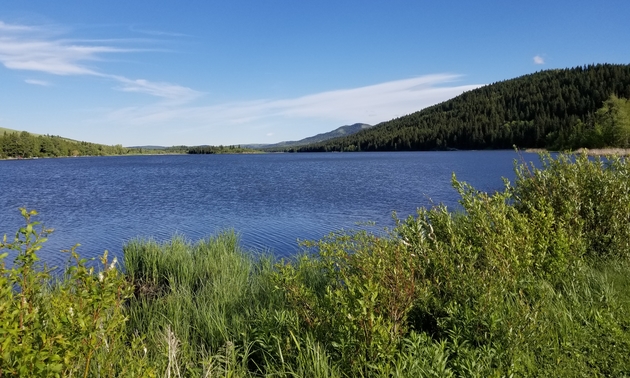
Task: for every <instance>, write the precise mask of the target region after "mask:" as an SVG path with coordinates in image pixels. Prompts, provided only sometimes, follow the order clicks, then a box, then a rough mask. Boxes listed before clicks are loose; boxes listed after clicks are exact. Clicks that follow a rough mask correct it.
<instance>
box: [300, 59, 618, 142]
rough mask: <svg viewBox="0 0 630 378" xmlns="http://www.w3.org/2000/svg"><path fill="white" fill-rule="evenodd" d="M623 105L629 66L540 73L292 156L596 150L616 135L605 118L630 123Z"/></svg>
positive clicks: (606, 66) (479, 90) (590, 66)
mask: <svg viewBox="0 0 630 378" xmlns="http://www.w3.org/2000/svg"><path fill="white" fill-rule="evenodd" d="M624 98H625V99H627V98H630V65H613V64H598V65H589V66H584V67H576V68H571V69H561V70H547V71H540V72H537V73H534V74H529V75H525V76H521V77H518V78H516V79H512V80H506V81H502V82H498V83H494V84H491V85H487V86H484V87H481V88H478V89H475V90H472V91H469V92H466V93H463V94H462V95H460V96H458V97H455V98H453V99H451V100H449V101H445V102H443V103H440V104H437V105H434V106H432V107H429V108H426V109H424V110H421V111H419V112H416V113H412V114H409V115H407V116H404V117H400V118H396V119H393V120H391V121H388V122H383V123H381V124H379V125H377V126H375V127H373V128H371V129H368V130H364V131H361V132H359V133H357V134H354V135H351V136H347V137H342V138H336V139H332V140H329V141H326V142H322V143H316V144H311V145H308V146H304V147H301V148H297V149H294V151H303V152H310V151H357V150H359V151H404V150H446V149H451V148H456V149H504V148H512V146H513V145H516V146H518V147H521V148H530V147H538V148H556V149H564V148H577V147H601V146H603V145H609V144H611V143H610V141H611V138H613V137H612V136H611V135H610V134H615V133H617V134H618V131H619V130H620V125H618V124H616V123H615V122H617V121H618V119H616V118H615V119H613V118H614V117H613V118H611V117H610V116H611V115H615V116H616V117H617V116H618V117H621V118H619V119H622V118H624V117H625V114H626V113H627V114H628V115H629V116H630V113H628V112H626V111H625V110H623V111H622V112H621V113H620V112H619V111H618V110H619V109H621V108H623V109H625V105H623V104H624V100H623V99H624ZM607 100H608V102H607V105H606V106H605V104H604V102H605V101H607ZM625 103H626V104H627V102H625ZM598 110H599V111H598ZM601 122H604V123H605V122H608V124H607V125H606V124H602V123H601ZM611 122H612V123H611ZM622 123H623V122H622ZM629 127H630V125H629ZM611 128H612V129H614V130H611ZM613 139H614V138H613ZM626 140H627V138H626ZM623 143H625V142H623V141H621V142H619V141H617V140H614V143H612V144H623Z"/></svg>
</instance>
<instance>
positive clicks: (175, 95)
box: [109, 75, 201, 102]
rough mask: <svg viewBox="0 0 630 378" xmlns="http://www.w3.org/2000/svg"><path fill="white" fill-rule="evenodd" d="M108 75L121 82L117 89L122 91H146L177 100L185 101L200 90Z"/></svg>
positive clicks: (194, 96) (192, 97) (197, 94)
mask: <svg viewBox="0 0 630 378" xmlns="http://www.w3.org/2000/svg"><path fill="white" fill-rule="evenodd" d="M109 77H111V78H113V79H114V80H116V81H118V82H119V83H120V84H121V86H120V87H118V88H117V89H119V90H121V91H123V92H137V93H146V94H149V95H152V96H156V97H161V98H165V99H169V100H179V101H181V102H187V101H189V100H192V99H194V98H196V97H198V96H199V95H201V93H200V92H197V91H195V90H193V89H190V88H188V87H183V86H181V85H177V84H170V83H161V82H151V81H148V80H143V79H137V80H132V79H127V78H126V77H123V76H116V75H109Z"/></svg>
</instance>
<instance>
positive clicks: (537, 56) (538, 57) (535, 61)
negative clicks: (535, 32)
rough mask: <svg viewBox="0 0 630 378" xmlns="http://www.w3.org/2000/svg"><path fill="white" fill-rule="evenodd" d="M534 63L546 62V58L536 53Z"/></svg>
mask: <svg viewBox="0 0 630 378" xmlns="http://www.w3.org/2000/svg"><path fill="white" fill-rule="evenodd" d="M534 64H545V59H544V58H543V57H542V56H540V55H536V56H535V57H534Z"/></svg>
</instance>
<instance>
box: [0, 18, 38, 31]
mask: <svg viewBox="0 0 630 378" xmlns="http://www.w3.org/2000/svg"><path fill="white" fill-rule="evenodd" d="M33 29H34V28H33V27H30V26H25V25H15V24H7V23H5V22H2V21H0V31H3V32H24V31H32V30H33Z"/></svg>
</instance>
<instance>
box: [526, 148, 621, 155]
mask: <svg viewBox="0 0 630 378" xmlns="http://www.w3.org/2000/svg"><path fill="white" fill-rule="evenodd" d="M524 151H525V152H531V153H541V152H558V151H548V150H546V149H544V148H526V149H525V150H524ZM570 153H573V154H582V153H586V154H587V155H588V156H613V155H616V156H630V148H592V149H588V148H578V149H577V150H575V151H571V152H570Z"/></svg>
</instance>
